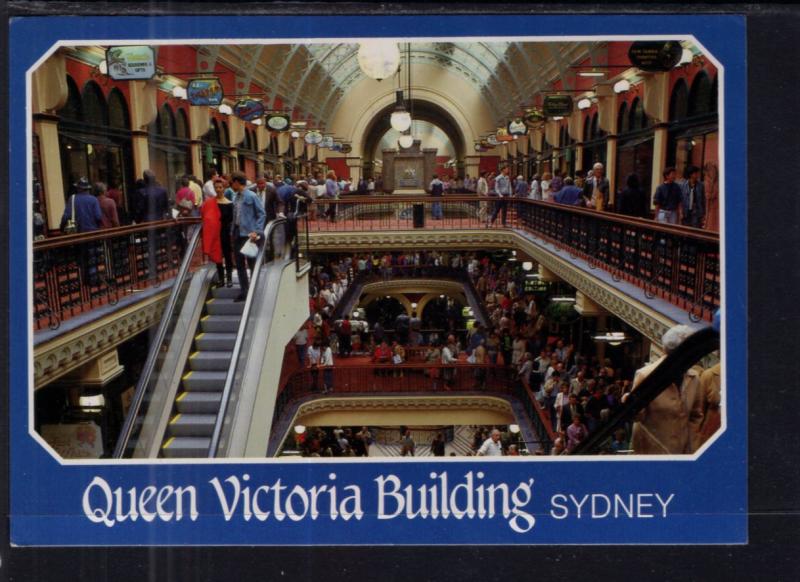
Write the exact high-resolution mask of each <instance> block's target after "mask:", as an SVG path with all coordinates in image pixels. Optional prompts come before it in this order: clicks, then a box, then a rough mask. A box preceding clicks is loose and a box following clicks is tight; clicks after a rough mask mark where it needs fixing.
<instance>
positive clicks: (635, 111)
mask: <svg viewBox="0 0 800 582" xmlns="http://www.w3.org/2000/svg"><path fill="white" fill-rule="evenodd" d="M629 127H630V130H631V131H636V130H637V129H645V128H646V127H647V115H645V113H644V104H643V103H642V100H641V99H639V98H638V97H637V98H636V99H634V100H633V103H631V114H630V124H629Z"/></svg>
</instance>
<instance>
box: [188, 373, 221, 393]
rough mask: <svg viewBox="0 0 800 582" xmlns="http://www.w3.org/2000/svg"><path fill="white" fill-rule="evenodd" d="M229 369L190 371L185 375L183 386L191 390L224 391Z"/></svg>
mask: <svg viewBox="0 0 800 582" xmlns="http://www.w3.org/2000/svg"><path fill="white" fill-rule="evenodd" d="M226 376H227V371H222V372H207V371H199V372H195V371H192V372H189V373H187V374H184V376H183V387H184V389H185V390H189V391H191V392H222V389H223V388H225V377H226Z"/></svg>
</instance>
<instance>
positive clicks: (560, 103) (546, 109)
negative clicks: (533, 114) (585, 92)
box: [542, 95, 572, 117]
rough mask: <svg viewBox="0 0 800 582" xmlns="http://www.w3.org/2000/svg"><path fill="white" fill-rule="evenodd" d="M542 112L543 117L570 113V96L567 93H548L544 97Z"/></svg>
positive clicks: (564, 115)
mask: <svg viewBox="0 0 800 582" xmlns="http://www.w3.org/2000/svg"><path fill="white" fill-rule="evenodd" d="M542 112H543V113H544V116H545V117H566V116H568V115H569V114H571V113H572V97H570V96H569V95H548V96H547V97H545V98H544V106H543V107H542Z"/></svg>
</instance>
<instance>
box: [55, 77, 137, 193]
mask: <svg viewBox="0 0 800 582" xmlns="http://www.w3.org/2000/svg"><path fill="white" fill-rule="evenodd" d="M67 86H68V91H69V93H68V97H67V102H66V104H65V105H64V107H63V108H62V109H60V110H59V111H58V112H57V115H58V117H59V122H58V136H59V148H60V151H61V169H62V176H63V181H64V193H65V196H66V198H67V199H68V198H69V196H71V195H72V194H73V193H74V184H75V183H76V182H77V181H78V180H79V179H80V178H81V177H86V178H87V179H88V180H89V181H90V182H91V183H95V182H103V183H104V184H106V186H107V187H108V189H109V190H111V189H115V188H116V189H119V190H120V192H122V197H121V199H122V204H123V207H124V208H125V209H127V207H128V203H129V202H128V199H129V192H130V191H131V189H132V188H133V181H134V176H133V163H132V160H133V155H132V152H131V134H130V129H129V127H130V121H129V116H128V106H127V104H126V102H125V97H124V96H123V95H122V93H121V92H120V91H119V90H118V89H116V88H115V89H112V90H111V92H110V93H109V95H108V100H107V101H106V98H105V97H104V95H103V92H102V90H101V89H100V87H99V86H98V85H97V83H95V82H94V81H89V82H87V83H86V85H85V86H84V88H83V92H82V93H81V92H80V91H79V89H78V86H77V85H76V84H75V82H74V81H73V80H72V78H71V77H69V76H67Z"/></svg>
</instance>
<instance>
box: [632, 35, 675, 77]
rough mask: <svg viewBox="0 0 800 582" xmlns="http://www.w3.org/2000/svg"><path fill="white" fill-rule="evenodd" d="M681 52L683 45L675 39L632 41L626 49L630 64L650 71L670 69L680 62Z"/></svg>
mask: <svg viewBox="0 0 800 582" xmlns="http://www.w3.org/2000/svg"><path fill="white" fill-rule="evenodd" d="M682 54H683V47H681V43H679V42H678V41H676V40H668V41H659V40H643V41H638V42H634V43H633V44H632V45H631V48H629V49H628V58H629V59H630V61H631V64H633V66H635V67H639V68H640V69H641V70H643V71H648V72H650V73H659V72H665V71H670V70H672V69H673V67H675V65H677V64H678V63H679V62H681V55H682Z"/></svg>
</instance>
